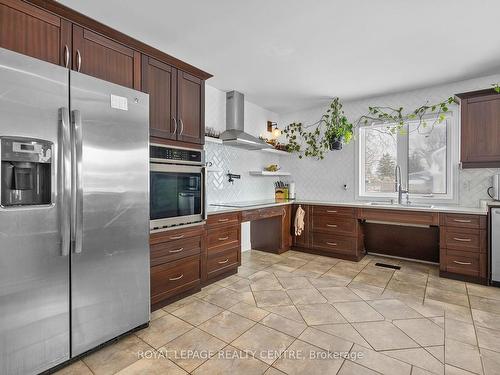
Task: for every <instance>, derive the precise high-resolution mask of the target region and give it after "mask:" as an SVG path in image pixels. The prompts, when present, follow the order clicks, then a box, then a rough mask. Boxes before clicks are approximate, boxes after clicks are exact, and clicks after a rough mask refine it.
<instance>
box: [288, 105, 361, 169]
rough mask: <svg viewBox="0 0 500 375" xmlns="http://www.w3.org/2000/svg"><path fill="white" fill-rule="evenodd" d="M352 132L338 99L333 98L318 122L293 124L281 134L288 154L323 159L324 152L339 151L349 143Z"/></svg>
mask: <svg viewBox="0 0 500 375" xmlns="http://www.w3.org/2000/svg"><path fill="white" fill-rule="evenodd" d="M308 129H311V130H308ZM353 131H354V125H353V124H352V123H351V122H349V120H348V119H347V117H346V116H345V115H344V111H343V110H342V103H341V102H340V99H339V98H334V99H333V101H332V102H331V103H330V105H329V106H328V109H327V110H326V112H325V113H324V114H323V115H322V116H321V119H320V120H319V121H317V122H315V123H314V124H312V125H309V126H303V125H302V123H300V122H294V123H292V124H290V125H288V126H287V127H286V128H285V129H284V130H283V133H284V134H285V136H286V138H287V141H288V150H289V152H298V153H299V158H302V157H303V156H307V157H314V158H317V159H323V158H324V157H325V153H326V152H328V151H330V150H341V149H342V145H343V144H344V143H349V142H350V141H351V139H352V137H353Z"/></svg>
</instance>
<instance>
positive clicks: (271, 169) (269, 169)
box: [264, 164, 281, 172]
mask: <svg viewBox="0 0 500 375" xmlns="http://www.w3.org/2000/svg"><path fill="white" fill-rule="evenodd" d="M280 169H281V168H280V166H279V165H278V164H269V165H268V166H267V167H264V170H265V171H267V172H278V171H279V170H280Z"/></svg>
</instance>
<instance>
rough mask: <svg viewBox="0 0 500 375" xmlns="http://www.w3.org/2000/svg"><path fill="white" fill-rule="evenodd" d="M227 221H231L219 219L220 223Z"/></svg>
mask: <svg viewBox="0 0 500 375" xmlns="http://www.w3.org/2000/svg"><path fill="white" fill-rule="evenodd" d="M226 221H229V219H227V218H226V219H219V223H225V222H226Z"/></svg>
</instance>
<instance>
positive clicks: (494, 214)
mask: <svg viewBox="0 0 500 375" xmlns="http://www.w3.org/2000/svg"><path fill="white" fill-rule="evenodd" d="M490 233H491V284H492V285H495V286H500V207H492V208H491V210H490Z"/></svg>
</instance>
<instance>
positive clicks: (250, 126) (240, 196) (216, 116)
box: [205, 85, 282, 251]
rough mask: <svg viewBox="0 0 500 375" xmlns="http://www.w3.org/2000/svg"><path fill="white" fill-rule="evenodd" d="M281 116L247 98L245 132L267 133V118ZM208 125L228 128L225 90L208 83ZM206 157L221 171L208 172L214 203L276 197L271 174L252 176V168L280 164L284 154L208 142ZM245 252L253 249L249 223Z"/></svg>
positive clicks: (243, 245)
mask: <svg viewBox="0 0 500 375" xmlns="http://www.w3.org/2000/svg"><path fill="white" fill-rule="evenodd" d="M278 119H279V116H278V115H277V114H276V113H274V112H271V111H268V110H266V109H264V108H261V107H259V106H257V105H255V104H253V103H250V102H248V101H245V131H246V132H248V133H250V134H252V135H254V136H259V135H260V134H265V133H266V126H267V121H278ZM205 126H206V127H212V128H214V129H217V130H219V131H220V132H223V131H224V130H225V129H226V93H225V92H224V91H221V90H218V89H216V88H214V87H211V86H209V85H206V86H205ZM205 151H206V160H207V162H212V164H213V165H212V168H217V169H219V170H220V171H219V172H209V173H208V178H207V180H208V181H207V201H208V204H211V203H222V202H235V201H250V200H261V199H273V198H274V185H273V182H274V179H273V178H272V177H256V176H250V174H249V171H251V170H262V168H263V167H265V166H267V165H269V164H271V163H278V164H280V163H281V160H280V159H281V158H282V157H279V156H278V157H277V156H275V155H272V154H266V153H263V152H260V151H248V150H243V149H240V148H235V147H229V146H224V145H220V144H215V143H209V142H207V143H206V144H205ZM228 171H231V173H235V174H240V175H241V179H240V180H235V181H234V183H232V184H231V183H229V182H228V178H227V176H226V174H227V173H228ZM241 248H242V251H246V250H250V248H251V244H250V225H249V223H243V224H242V227H241Z"/></svg>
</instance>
